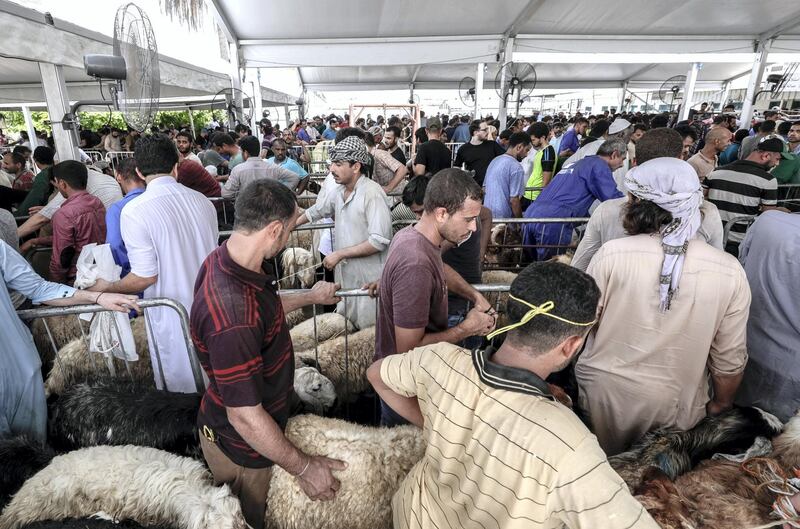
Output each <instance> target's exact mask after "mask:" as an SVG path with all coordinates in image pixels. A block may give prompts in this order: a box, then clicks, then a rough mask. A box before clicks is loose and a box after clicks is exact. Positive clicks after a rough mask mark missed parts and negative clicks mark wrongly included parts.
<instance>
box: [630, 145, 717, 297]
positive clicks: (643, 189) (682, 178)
mask: <svg viewBox="0 0 800 529" xmlns="http://www.w3.org/2000/svg"><path fill="white" fill-rule="evenodd" d="M625 187H627V188H628V190H629V191H630V192H631V193H632V194H633V196H635V197H637V198H639V199H641V200H649V201H650V202H653V203H654V204H655V205H657V206H659V207H660V208H662V209H665V210H666V211H669V212H670V213H671V214H672V219H673V220H672V222H670V223H669V224H667V225H666V226H664V227H663V228H661V246H662V247H663V248H664V263H663V264H662V266H661V277H660V294H661V305H660V308H661V311H662V312H664V311H667V310H669V306H670V302H671V301H672V297H673V295H674V294H675V291H677V290H678V282H679V281H680V279H681V272H682V270H683V260H684V258H685V254H686V248H687V246H688V244H689V240H690V239H692V238H693V237H694V236H695V234H697V230H699V229H700V224H701V222H702V217H701V215H700V205H701V204H702V203H703V192H702V191H701V189H700V179H699V178H697V173H696V172H695V170H694V169H693V168H692V166H691V165H689V164H688V163H686V162H684V161H683V160H679V159H677V158H655V159H653V160H650V161H647V162H645V163H643V164H642V165H639V166H637V167H634V168H633V169H631V170H630V171H628V174H627V175H626V176H625Z"/></svg>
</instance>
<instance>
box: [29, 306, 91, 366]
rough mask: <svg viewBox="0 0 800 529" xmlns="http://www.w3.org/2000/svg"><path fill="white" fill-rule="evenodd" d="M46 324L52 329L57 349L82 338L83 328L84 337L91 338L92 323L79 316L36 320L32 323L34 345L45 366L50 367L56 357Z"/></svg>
mask: <svg viewBox="0 0 800 529" xmlns="http://www.w3.org/2000/svg"><path fill="white" fill-rule="evenodd" d="M45 323H47V327H48V328H49V329H50V333H51V334H52V336H53V341H54V342H55V343H56V348H57V349H60V348H61V347H64V346H65V345H67V344H68V343H69V342H71V341H72V340H75V339H76V338H80V337H81V336H82V335H81V326H82V327H83V331H84V335H85V336H89V325H90V322H88V321H87V322H85V321H82V320H80V319H79V318H78V316H77V315H73V314H70V315H67V316H53V317H51V318H36V319H35V320H33V321H32V322H31V335H32V336H33V343H34V344H36V349H37V350H38V351H39V356H40V357H41V358H42V360H43V361H44V364H45V365H49V364H50V362H51V361H52V360H53V358H54V357H55V351H53V344H52V343H50V337H49V336H48V335H47V329H46V328H45Z"/></svg>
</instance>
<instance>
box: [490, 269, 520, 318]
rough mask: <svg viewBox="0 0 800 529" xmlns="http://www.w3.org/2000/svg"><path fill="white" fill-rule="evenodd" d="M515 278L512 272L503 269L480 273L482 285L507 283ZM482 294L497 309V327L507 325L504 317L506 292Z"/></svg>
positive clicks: (506, 299)
mask: <svg viewBox="0 0 800 529" xmlns="http://www.w3.org/2000/svg"><path fill="white" fill-rule="evenodd" d="M516 278H517V274H515V273H514V272H506V271H503V270H487V271H485V272H484V273H483V274H481V283H483V284H484V285H508V286H511V283H513V282H514V280H515V279H516ZM483 296H484V297H485V298H486V300H487V301H488V302H489V303H491V305H492V307H494V308H495V309H496V310H497V313H498V317H497V328H501V327H505V326H506V325H508V323H509V322H508V318H507V317H506V303H508V292H484V294H483Z"/></svg>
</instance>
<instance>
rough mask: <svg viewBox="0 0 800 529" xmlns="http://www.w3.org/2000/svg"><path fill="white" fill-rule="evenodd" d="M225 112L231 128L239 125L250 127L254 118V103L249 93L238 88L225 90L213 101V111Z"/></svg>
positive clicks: (218, 93)
mask: <svg viewBox="0 0 800 529" xmlns="http://www.w3.org/2000/svg"><path fill="white" fill-rule="evenodd" d="M220 109H222V110H224V111H225V113H226V115H227V116H228V123H229V126H231V128H232V127H233V126H235V125H236V124H237V123H241V124H243V125H249V124H250V120H251V119H252V118H253V109H254V107H253V101H252V99H251V98H250V96H249V95H247V92H244V91H242V90H239V89H237V88H233V87H231V88H223V89H222V90H220V91H219V92H217V93H216V94H214V98H213V99H212V100H211V110H220Z"/></svg>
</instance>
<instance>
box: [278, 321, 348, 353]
mask: <svg viewBox="0 0 800 529" xmlns="http://www.w3.org/2000/svg"><path fill="white" fill-rule="evenodd" d="M315 320H316V327H317V329H316V330H317V334H316V337H315V336H314V325H315ZM345 329H347V332H353V331H354V330H355V325H353V323H352V322H351V321H349V320H348V319H347V318H345V317H344V316H342V315H341V314H337V313H335V312H328V313H324V314H319V315H317V317H316V318H311V319H308V320H306V321H304V322H302V323H300V324H298V325H295V326H294V327H293V328H292V330H291V331H289V334H290V335H291V337H292V345H293V346H294V350H295V351H304V350H306V349H313V348H314V344H319V343H322V342H324V341H326V340H330V339H331V338H336V337H337V336H342V335H344V333H345Z"/></svg>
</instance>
